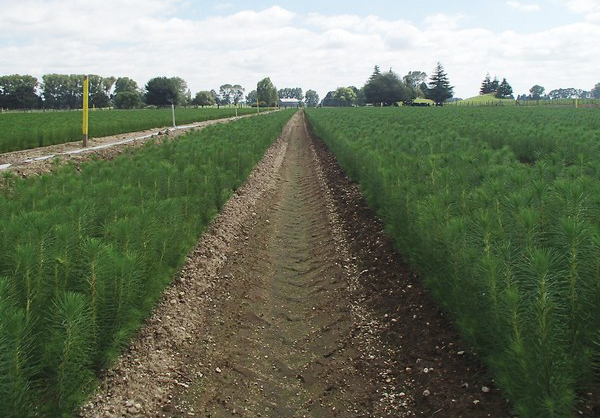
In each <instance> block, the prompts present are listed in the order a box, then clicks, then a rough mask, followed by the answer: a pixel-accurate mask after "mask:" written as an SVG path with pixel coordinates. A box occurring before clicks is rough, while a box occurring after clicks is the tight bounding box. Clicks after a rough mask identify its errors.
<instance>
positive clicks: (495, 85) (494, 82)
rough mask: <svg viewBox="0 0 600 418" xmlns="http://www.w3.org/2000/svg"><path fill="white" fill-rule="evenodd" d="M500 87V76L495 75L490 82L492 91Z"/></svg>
mask: <svg viewBox="0 0 600 418" xmlns="http://www.w3.org/2000/svg"><path fill="white" fill-rule="evenodd" d="M499 87H500V82H499V81H498V77H496V76H494V79H493V80H492V82H491V83H490V90H491V92H490V93H494V92H497V91H498V88H499Z"/></svg>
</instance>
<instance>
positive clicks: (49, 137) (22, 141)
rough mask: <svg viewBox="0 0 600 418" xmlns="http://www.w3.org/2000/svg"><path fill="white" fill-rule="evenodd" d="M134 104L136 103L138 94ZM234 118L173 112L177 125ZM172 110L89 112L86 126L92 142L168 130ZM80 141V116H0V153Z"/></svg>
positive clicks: (224, 112)
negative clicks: (164, 128) (123, 135)
mask: <svg viewBox="0 0 600 418" xmlns="http://www.w3.org/2000/svg"><path fill="white" fill-rule="evenodd" d="M123 94H125V95H129V94H134V95H136V96H137V97H134V98H133V102H132V103H133V104H135V103H139V95H138V94H137V93H128V92H125V93H118V94H117V99H118V98H119V97H121V96H122V95H123ZM251 113H254V112H252V111H251V110H250V109H248V108H241V109H238V114H240V115H244V114H251ZM232 116H235V109H226V108H223V109H212V108H211V109H184V108H178V109H177V110H176V119H177V123H178V124H180V125H181V124H186V123H193V122H201V121H205V120H211V119H220V118H227V117H232ZM172 123H173V119H172V115H171V109H144V110H135V111H134V110H127V111H124V110H97V111H90V115H89V125H90V136H91V137H92V138H94V137H96V138H98V137H102V136H107V135H114V134H118V133H125V132H135V131H141V130H144V129H150V128H157V127H162V126H170V125H171V124H172ZM80 139H81V113H80V112H48V113H45V112H44V113H6V114H3V115H1V116H0V152H9V151H17V150H22V149H28V148H36V147H42V146H47V145H54V144H62V143H64V142H70V141H77V140H80Z"/></svg>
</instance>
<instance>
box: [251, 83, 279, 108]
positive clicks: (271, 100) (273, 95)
mask: <svg viewBox="0 0 600 418" xmlns="http://www.w3.org/2000/svg"><path fill="white" fill-rule="evenodd" d="M256 95H257V99H258V101H259V103H261V106H262V103H264V104H265V106H267V107H274V106H276V105H277V99H278V97H277V88H276V87H275V86H274V85H273V83H272V82H271V79H270V78H269V77H267V78H263V79H262V80H260V81H259V82H258V84H257V85H256Z"/></svg>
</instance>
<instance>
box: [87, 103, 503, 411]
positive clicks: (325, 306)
mask: <svg viewBox="0 0 600 418" xmlns="http://www.w3.org/2000/svg"><path fill="white" fill-rule="evenodd" d="M81 415H82V416H87V417H113V416H130V415H131V416H135V415H137V416H198V417H229V416H242V417H260V416H262V417H509V416H511V415H510V412H509V408H508V406H507V403H506V402H505V401H504V400H503V399H502V397H501V396H500V393H499V391H498V390H497V389H496V388H495V386H494V383H493V381H492V379H491V378H490V377H489V375H488V374H487V372H486V371H485V369H484V368H483V367H482V366H481V365H480V364H479V363H478V362H477V360H476V357H475V356H474V355H473V354H472V353H471V352H470V350H469V347H467V346H465V345H464V343H463V342H462V341H461V340H460V338H459V336H458V334H457V332H456V331H455V330H454V328H453V327H452V325H451V324H450V322H449V321H448V320H447V319H446V318H445V317H444V315H443V313H442V312H440V311H439V310H438V309H437V308H436V307H435V305H434V304H433V302H432V300H431V297H430V295H429V293H428V292H427V291H426V290H425V289H424V288H423V286H422V284H421V281H420V279H419V277H418V276H416V275H415V274H413V273H411V272H410V270H409V269H408V268H407V266H406V265H405V264H404V262H403V261H402V257H401V256H400V255H399V254H397V253H396V252H395V250H394V248H393V245H392V243H391V242H390V241H389V240H388V239H387V238H386V237H385V234H384V233H383V225H382V224H381V223H380V222H379V221H378V220H377V218H376V217H375V216H374V215H373V213H372V212H371V211H370V210H369V209H368V207H367V206H366V204H365V202H364V200H363V199H362V196H361V194H360V190H359V188H358V187H357V185H355V184H352V183H351V182H350V181H349V180H348V179H347V178H346V177H345V176H344V174H343V172H342V171H341V169H340V168H339V166H338V164H337V162H336V161H335V158H334V157H333V155H332V154H331V153H330V152H329V151H328V150H327V149H326V147H325V146H324V145H323V144H322V143H321V142H320V141H319V140H318V139H315V138H314V137H313V136H312V135H311V134H310V130H309V129H308V127H307V125H306V122H305V120H304V116H303V114H302V113H301V112H299V113H297V114H296V115H295V116H294V117H293V118H292V120H291V121H290V123H289V124H288V125H287V126H286V128H285V129H284V132H283V133H282V135H281V137H280V138H279V139H278V141H277V142H276V143H275V144H274V145H273V146H272V147H271V148H270V149H269V151H268V152H267V153H266V155H265V158H264V159H263V160H262V161H261V163H259V165H258V166H257V167H256V169H255V170H254V171H253V173H252V174H251V176H250V178H249V179H248V181H247V182H246V184H245V185H244V186H243V187H242V188H240V189H239V190H238V191H237V192H236V194H235V195H234V196H233V197H232V199H231V200H230V201H229V202H228V203H227V205H226V206H225V209H224V211H223V212H222V214H221V215H220V216H219V217H218V218H217V219H216V221H215V222H214V224H213V225H212V226H211V228H210V229H209V231H208V232H207V233H206V234H205V235H204V236H203V238H202V239H201V241H200V242H199V244H198V246H197V248H196V249H195V250H194V251H193V252H192V253H191V254H190V255H189V257H188V261H187V263H186V264H185V266H184V267H183V268H182V270H181V273H180V275H179V277H177V278H176V279H175V280H174V282H173V284H172V286H170V287H169V288H168V289H167V291H166V292H165V295H164V297H163V299H162V300H161V302H160V303H159V306H158V307H157V309H156V310H155V312H154V313H153V315H152V316H151V318H149V320H148V321H147V323H146V325H145V326H144V327H143V329H142V330H141V331H140V333H139V335H138V336H137V338H136V339H135V341H134V342H133V343H132V344H131V346H130V348H129V349H128V350H127V352H126V353H125V354H124V355H123V356H122V358H121V359H120V360H119V362H118V363H117V364H116V365H115V366H114V367H113V368H112V369H110V370H109V371H108V372H107V373H106V376H104V378H103V380H102V383H101V385H100V387H99V388H98V390H97V391H96V393H95V394H94V396H93V397H92V398H91V400H90V401H89V402H88V403H87V404H86V405H85V406H84V407H83V408H82V410H81Z"/></svg>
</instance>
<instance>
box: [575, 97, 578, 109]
mask: <svg viewBox="0 0 600 418" xmlns="http://www.w3.org/2000/svg"><path fill="white" fill-rule="evenodd" d="M578 107H579V99H578V98H577V97H576V98H575V109H577V108H578Z"/></svg>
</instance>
